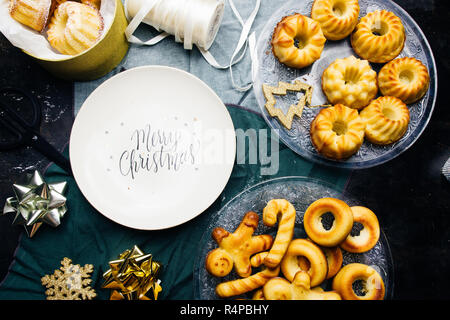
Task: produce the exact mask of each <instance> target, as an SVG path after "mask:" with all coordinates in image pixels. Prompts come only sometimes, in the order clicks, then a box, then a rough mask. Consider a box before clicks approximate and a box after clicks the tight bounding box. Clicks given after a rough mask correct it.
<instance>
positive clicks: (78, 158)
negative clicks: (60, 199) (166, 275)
mask: <svg viewBox="0 0 450 320" xmlns="http://www.w3.org/2000/svg"><path fill="white" fill-rule="evenodd" d="M235 155H236V138H235V132H234V126H233V122H232V120H231V117H230V115H229V113H228V111H227V109H226V107H225V105H224V104H223V103H222V101H221V100H220V98H219V97H218V96H217V95H216V94H215V93H214V92H213V91H212V90H211V89H210V88H209V87H208V86H207V85H206V84H205V83H204V82H202V81H201V80H200V79H198V78H196V77H195V76H193V75H192V74H190V73H187V72H185V71H182V70H178V69H174V68H169V67H163V66H145V67H139V68H134V69H130V70H128V71H125V72H122V73H119V74H117V75H116V76H114V77H112V78H110V79H109V80H107V81H105V82H104V83H103V84H102V85H100V86H99V87H98V88H97V89H96V90H95V91H94V92H92V94H91V95H90V96H89V97H88V98H87V99H86V101H85V102H84V104H83V105H82V107H81V109H80V111H79V112H78V114H77V117H76V119H75V122H74V124H73V128H72V133H71V137H70V160H71V165H72V170H73V174H74V178H75V180H76V182H77V184H78V186H79V188H80V190H81V192H82V193H83V195H84V196H85V197H86V199H87V200H88V201H89V202H90V203H91V204H92V205H93V206H94V207H95V208H96V209H97V210H98V211H99V212H100V213H102V214H103V215H105V216H106V217H108V218H110V219H111V220H113V221H115V222H117V223H119V224H122V225H124V226H127V227H131V228H135V229H142V230H156V229H164V228H169V227H173V226H176V225H179V224H181V223H184V222H186V221H188V220H190V219H192V218H194V217H196V216H197V215H199V214H200V213H202V212H203V211H204V210H206V209H207V208H208V207H209V206H210V205H211V204H212V203H213V202H214V201H215V200H216V199H217V197H218V196H219V195H220V193H221V192H222V190H223V189H224V187H225V185H226V183H227V182H228V179H229V177H230V174H231V171H232V169H233V164H234V160H235Z"/></svg>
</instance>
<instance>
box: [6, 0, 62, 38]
mask: <svg viewBox="0 0 450 320" xmlns="http://www.w3.org/2000/svg"><path fill="white" fill-rule="evenodd" d="M54 5H55V3H54V2H53V1H52V0H11V1H10V3H9V14H10V15H11V17H12V18H13V19H15V20H17V21H19V22H20V23H22V24H24V25H26V26H28V27H30V28H32V29H34V30H36V31H38V32H41V31H42V30H43V29H44V28H45V26H46V25H47V22H48V20H49V19H50V16H51V14H52V13H53V9H54Z"/></svg>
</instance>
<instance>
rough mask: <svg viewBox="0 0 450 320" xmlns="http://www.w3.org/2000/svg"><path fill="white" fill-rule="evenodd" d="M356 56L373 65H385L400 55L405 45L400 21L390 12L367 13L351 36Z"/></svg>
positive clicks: (403, 31)
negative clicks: (373, 63)
mask: <svg viewBox="0 0 450 320" xmlns="http://www.w3.org/2000/svg"><path fill="white" fill-rule="evenodd" d="M351 43H352V47H353V50H354V51H355V52H356V54H357V55H358V56H360V57H361V58H363V59H365V60H369V61H370V62H375V63H385V62H388V61H390V60H392V59H394V58H395V57H396V56H398V55H399V54H400V52H402V50H403V46H404V45H405V29H404V27H403V24H402V21H401V20H400V18H399V17H397V16H396V15H395V14H393V13H392V12H389V11H386V10H377V11H374V12H370V13H368V14H367V15H366V16H365V17H363V18H362V19H361V20H360V21H359V23H358V24H357V25H356V28H355V32H354V33H353V34H352V36H351Z"/></svg>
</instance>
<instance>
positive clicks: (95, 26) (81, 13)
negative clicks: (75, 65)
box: [47, 1, 103, 55]
mask: <svg viewBox="0 0 450 320" xmlns="http://www.w3.org/2000/svg"><path fill="white" fill-rule="evenodd" d="M102 31H103V18H102V16H101V15H100V13H99V11H98V10H97V9H95V8H94V7H92V6H90V5H87V4H82V3H78V2H74V1H66V2H64V3H62V4H60V5H59V6H58V8H57V9H56V10H55V14H54V15H53V17H52V19H51V21H50V24H49V26H48V31H47V35H48V41H49V42H50V45H51V46H52V47H53V48H55V49H56V50H58V51H59V52H61V53H63V54H69V55H76V54H79V53H81V52H83V51H85V50H87V49H89V48H90V47H92V46H93V45H94V44H95V43H96V42H97V41H98V39H99V38H100V36H101V34H102Z"/></svg>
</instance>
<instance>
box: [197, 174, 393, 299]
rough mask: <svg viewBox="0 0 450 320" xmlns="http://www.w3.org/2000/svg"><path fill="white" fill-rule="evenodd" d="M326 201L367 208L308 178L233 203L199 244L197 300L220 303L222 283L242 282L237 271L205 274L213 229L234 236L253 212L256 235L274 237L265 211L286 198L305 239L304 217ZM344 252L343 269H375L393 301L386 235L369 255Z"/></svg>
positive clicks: (270, 184)
mask: <svg viewBox="0 0 450 320" xmlns="http://www.w3.org/2000/svg"><path fill="white" fill-rule="evenodd" d="M323 197H334V198H339V199H341V200H343V201H345V202H346V203H347V204H348V205H350V206H354V205H364V204H363V203H360V202H358V201H357V200H356V199H354V198H353V197H352V196H350V195H347V194H345V193H344V194H343V193H342V192H340V191H338V190H336V189H335V188H334V187H333V186H332V185H330V184H328V183H326V182H324V181H321V180H316V179H311V178H307V177H283V178H276V179H271V180H268V181H264V182H261V183H259V184H256V185H255V186H253V187H250V188H249V189H247V190H245V191H243V192H242V193H240V194H238V195H237V196H235V197H234V198H233V199H231V200H230V201H229V202H228V203H227V204H226V205H225V206H224V207H222V208H221V209H220V210H219V211H218V212H216V213H215V214H214V215H213V216H212V217H211V219H210V222H209V224H208V227H207V229H206V230H205V232H204V234H203V236H202V239H201V241H200V243H199V251H198V254H197V258H196V260H195V265H194V297H195V299H200V300H212V299H219V297H218V296H217V295H216V294H215V288H216V286H217V285H218V284H219V283H220V282H223V281H229V280H233V279H237V278H239V277H238V276H237V274H236V273H235V272H234V271H232V272H231V273H230V274H229V275H228V276H226V277H224V278H217V277H214V276H212V275H210V274H209V273H208V272H207V271H206V269H205V258H206V255H207V254H208V252H209V251H210V250H212V249H214V248H217V244H216V243H215V241H214V240H213V239H212V237H211V232H212V230H213V229H214V228H216V227H222V228H225V229H226V230H227V231H229V232H234V230H235V229H236V228H237V226H238V225H239V223H240V222H241V220H242V218H243V216H244V214H245V213H246V212H248V211H254V212H256V213H258V214H259V216H260V221H259V226H258V228H257V229H256V231H255V233H254V234H255V235H257V234H271V235H272V236H274V237H275V235H276V232H277V228H278V224H277V225H275V226H274V227H267V226H265V225H264V224H263V222H262V210H263V208H264V207H265V206H266V204H267V202H268V201H269V200H271V199H275V198H284V199H286V200H288V201H290V202H291V203H292V204H293V206H294V207H295V209H296V211H297V216H296V225H295V232H294V239H296V238H306V233H305V231H304V229H303V214H304V212H305V210H306V208H307V207H308V206H309V205H310V204H311V203H312V202H314V201H315V200H317V199H320V198H323ZM375 213H376V212H375ZM382 227H383V226H381V228H382ZM342 251H343V255H344V265H345V264H348V263H352V262H359V263H363V264H367V265H370V266H372V267H373V268H375V269H376V270H377V271H378V272H379V273H380V275H381V276H382V278H383V281H384V283H385V286H386V296H385V299H391V298H392V295H393V285H394V282H393V279H394V271H393V259H392V256H391V251H390V248H389V244H388V241H387V238H386V236H385V235H384V233H383V232H381V236H380V239H379V240H378V242H377V244H376V245H375V247H374V248H372V249H371V250H370V251H368V252H365V253H359V254H356V253H349V252H346V251H344V250H342ZM256 271H257V270H254V271H253V272H256ZM322 287H323V288H324V289H326V290H330V289H331V282H330V280H328V281H326V282H325V283H324V284H323V285H322ZM237 298H244V299H246V298H247V299H248V298H251V293H248V294H246V295H242V296H238V297H233V298H232V299H237Z"/></svg>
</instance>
